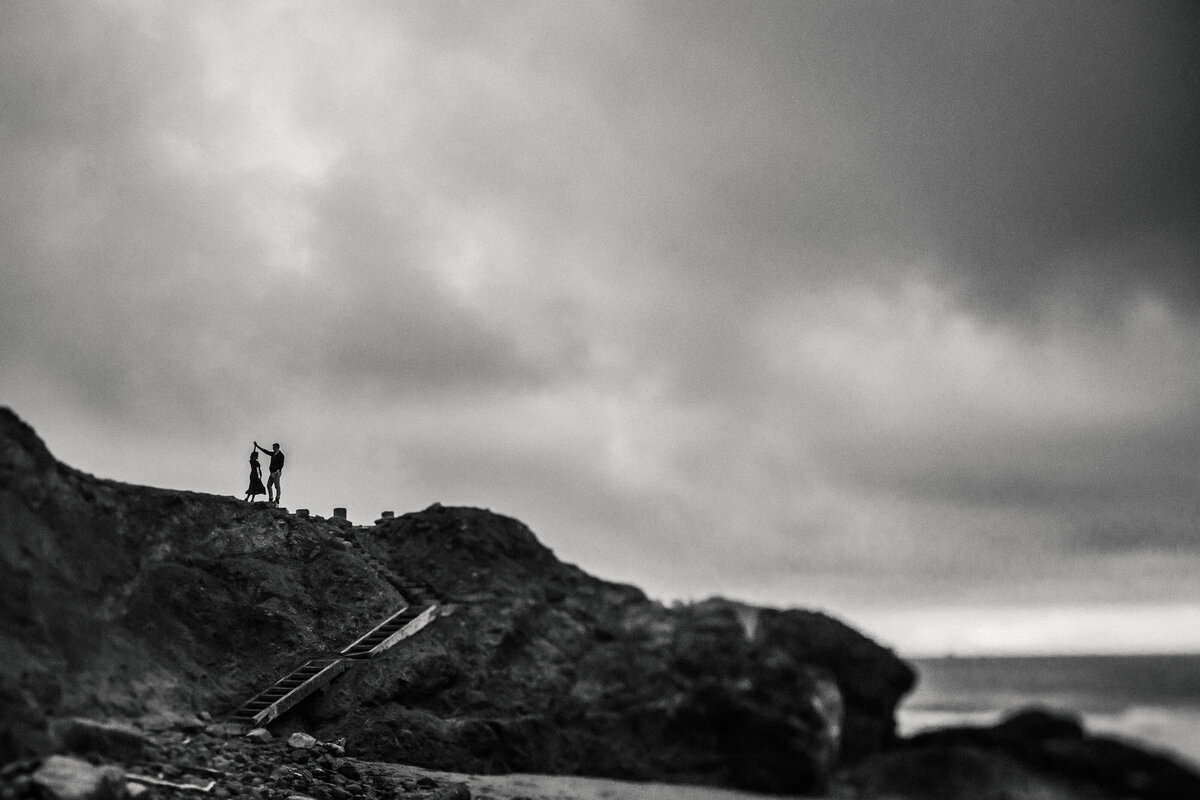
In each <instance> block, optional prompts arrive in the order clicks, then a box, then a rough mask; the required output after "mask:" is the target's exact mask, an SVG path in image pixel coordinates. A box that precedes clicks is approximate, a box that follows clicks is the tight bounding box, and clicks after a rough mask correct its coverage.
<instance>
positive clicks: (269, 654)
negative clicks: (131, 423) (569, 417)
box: [0, 409, 913, 792]
mask: <svg viewBox="0 0 1200 800" xmlns="http://www.w3.org/2000/svg"><path fill="white" fill-rule="evenodd" d="M413 582H422V583H425V584H428V586H429V588H428V589H427V590H425V591H427V592H429V593H430V595H431V597H433V598H435V599H437V600H438V601H439V602H440V604H441V609H442V614H441V616H440V617H439V618H438V619H437V620H436V622H434V623H433V624H432V625H431V626H429V627H428V628H426V629H425V630H424V631H422V632H421V633H420V634H418V635H417V636H414V637H413V638H411V639H409V640H407V641H405V642H404V643H402V644H401V645H400V646H398V647H396V648H395V649H393V650H392V651H389V653H388V654H387V655H386V656H385V657H382V658H378V659H375V660H372V661H369V662H367V663H364V664H363V665H361V666H359V667H357V668H356V669H354V670H351V671H350V672H349V673H347V674H346V675H345V676H343V677H342V678H340V679H339V680H338V681H337V682H335V683H334V684H332V685H331V686H330V687H329V688H328V690H327V691H325V692H324V693H322V694H321V695H320V696H318V697H315V698H313V699H311V700H310V701H307V702H306V703H304V704H302V705H301V706H299V707H297V709H296V710H295V711H294V712H293V713H292V714H290V715H289V716H288V717H285V718H281V719H280V720H279V721H278V723H277V724H278V725H279V726H280V727H285V728H286V727H292V728H305V729H307V730H309V731H311V732H313V733H315V734H316V735H318V736H320V737H322V738H326V739H333V738H337V737H345V738H346V739H347V744H346V747H347V751H348V752H349V753H351V754H355V755H360V756H362V757H364V758H372V759H377V760H391V761H398V762H404V763H411V764H418V765H424V766H431V767H436V768H443V769H454V770H459V771H467V772H472V771H475V772H484V771H506V770H520V771H533V772H563V773H575V774H590V775H600V776H614V777H635V778H653V779H658V780H671V781H688V782H698V783H713V784H725V785H734V786H742V787H747V788H753V789H760V790H767V791H790V792H800V791H810V790H813V789H819V788H821V787H822V786H824V785H825V782H826V780H827V778H828V777H829V775H830V774H831V772H832V771H833V770H834V769H835V768H836V767H838V766H839V765H844V764H848V763H854V762H856V761H858V760H860V759H861V758H863V757H864V756H867V755H868V754H871V753H874V752H877V751H879V750H880V749H881V748H882V747H884V746H885V745H888V744H889V743H891V742H892V740H893V739H894V723H893V712H894V710H895V707H896V704H897V702H898V701H899V699H900V698H901V697H902V695H903V694H904V693H905V692H906V691H908V690H909V688H911V685H912V682H913V673H912V671H911V670H910V669H909V668H908V667H907V666H906V665H905V664H904V663H903V662H901V661H900V660H899V659H898V658H896V657H895V656H894V655H893V654H892V653H890V652H889V651H887V650H886V649H884V648H882V647H880V646H878V645H876V644H875V643H873V642H871V641H870V640H868V639H867V638H865V637H863V636H862V635H860V634H858V633H857V632H855V631H854V630H852V629H851V628H849V627H847V626H846V625H844V624H842V623H840V622H838V621H837V620H834V619H832V618H830V617H828V616H825V615H822V614H817V613H812V612H806V611H797V610H786V611H785V610H776V609H766V608H755V607H751V606H747V605H743V604H739V603H734V602H731V601H727V600H722V599H712V600H708V601H705V602H702V603H697V604H690V605H676V606H673V607H665V606H663V605H661V604H659V603H657V602H654V601H652V600H650V599H648V598H647V597H646V596H645V595H644V594H643V593H642V592H641V591H639V590H638V589H636V588H634V587H631V586H625V585H620V584H614V583H610V582H607V581H603V580H600V579H598V578H595V577H593V576H590V575H588V574H587V573H585V572H583V571H582V570H580V569H579V568H577V567H575V566H572V565H569V564H564V563H562V562H560V561H559V560H558V559H556V558H555V556H554V554H553V553H552V552H551V551H550V550H549V549H547V548H546V547H544V546H543V545H541V544H540V543H539V542H538V541H537V539H536V538H535V536H534V535H533V534H532V533H531V532H530V531H529V530H528V528H526V527H525V526H524V525H522V524H521V523H519V522H517V521H516V520H513V519H509V518H506V517H503V516H500V515H497V514H493V513H491V512H488V511H484V510H479V509H470V508H442V507H440V506H436V505H435V506H433V507H431V508H429V509H426V510H424V511H421V512H417V513H412V514H406V515H404V516H402V517H399V518H396V519H393V520H384V521H381V523H380V524H377V525H375V526H373V527H367V528H353V527H351V526H348V525H346V524H345V523H344V522H339V521H336V520H322V519H320V518H300V517H296V516H293V515H289V514H288V513H287V512H286V511H284V510H278V509H271V508H268V507H266V506H264V505H249V504H246V503H243V502H241V501H240V500H237V499H233V498H225V497H216V496H211V495H202V494H195V493H187V492H176V491H166V490H160V489H152V488H147V487H140V486H131V485H126V484H121V483H116V482H113V481H107V480H101V479H98V478H95V477H93V476H90V475H86V474H84V473H81V472H79V471H77V470H74V469H71V468H70V467H67V466H65V465H63V464H61V463H59V462H58V461H57V460H56V459H54V457H53V456H52V455H51V454H50V453H49V451H48V450H47V449H46V447H45V446H44V444H43V443H42V442H41V441H40V440H39V439H38V437H37V436H36V434H35V433H34V432H33V431H32V430H31V429H30V428H29V427H28V426H26V425H25V424H24V423H23V422H21V421H20V420H19V419H18V418H17V417H16V416H15V415H14V414H13V413H12V412H11V411H8V410H7V409H0V651H2V652H3V653H4V656H3V659H2V660H0V718H2V719H3V720H4V723H3V729H2V730H0V759H4V760H7V759H8V758H11V757H13V756H16V755H19V754H21V753H22V752H27V751H37V750H39V749H44V747H45V738H44V730H45V726H46V722H47V720H48V719H49V718H53V717H57V716H63V715H68V714H79V713H84V714H97V715H104V716H109V717H122V718H127V719H138V718H140V719H147V718H152V717H155V716H158V717H164V716H170V715H179V714H188V713H194V712H197V711H200V710H207V711H209V712H211V713H213V714H214V715H218V716H219V715H220V714H221V713H222V712H224V711H227V710H230V709H232V708H233V707H234V706H235V705H236V704H237V703H238V702H239V701H241V700H243V699H245V698H246V697H248V696H249V695H251V694H253V693H254V692H255V691H257V690H258V689H261V688H262V687H264V686H265V685H267V684H269V683H271V682H272V681H273V680H275V679H276V678H277V677H279V676H280V675H281V674H283V673H284V672H286V671H287V670H288V669H290V668H292V667H294V666H296V665H297V664H298V663H300V662H301V661H303V660H304V659H306V658H309V657H312V656H316V655H320V654H322V653H326V652H329V651H331V650H335V649H337V648H340V647H342V646H343V645H345V644H348V643H349V641H350V640H351V639H353V638H354V637H355V635H357V634H358V633H360V632H364V631H366V630H367V629H368V628H370V627H371V626H372V625H373V624H374V623H376V622H378V621H379V620H381V619H382V618H383V617H385V616H386V615H388V614H390V613H391V612H393V611H395V610H396V609H397V608H399V607H400V606H401V605H402V604H403V603H404V598H403V597H402V595H401V592H400V590H402V589H404V588H405V584H410V583H413Z"/></svg>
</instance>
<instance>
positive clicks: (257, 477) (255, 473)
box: [246, 442, 283, 505]
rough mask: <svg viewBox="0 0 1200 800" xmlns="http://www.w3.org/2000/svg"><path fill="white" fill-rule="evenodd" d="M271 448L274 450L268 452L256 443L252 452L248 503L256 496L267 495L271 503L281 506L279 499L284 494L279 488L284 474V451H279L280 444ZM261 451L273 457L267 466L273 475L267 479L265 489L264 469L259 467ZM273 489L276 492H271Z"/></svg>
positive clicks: (247, 493)
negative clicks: (259, 453) (263, 480)
mask: <svg viewBox="0 0 1200 800" xmlns="http://www.w3.org/2000/svg"><path fill="white" fill-rule="evenodd" d="M271 447H272V448H273V449H272V450H268V449H267V448H265V447H263V446H261V445H260V444H259V443H258V442H255V443H254V449H253V450H251V451H250V487H249V488H248V489H246V500H247V501H250V500H253V499H254V496H255V495H259V494H265V495H266V496H267V500H268V501H269V502H270V503H272V504H273V505H278V504H279V498H280V497H281V496H282V494H283V492H282V490H281V489H280V486H279V477H280V475H282V474H283V451H282V450H280V449H279V442H275V444H273V445H271ZM259 450H262V451H263V452H264V453H266V454H267V455H269V456H270V457H271V463H270V464H269V465H267V466H268V469H269V470H270V472H271V474H270V475H269V476H268V477H267V485H266V486H265V487H264V486H263V482H262V467H260V466H259V465H258V451H259ZM272 488H274V490H275V491H274V492H272V491H271V489H272Z"/></svg>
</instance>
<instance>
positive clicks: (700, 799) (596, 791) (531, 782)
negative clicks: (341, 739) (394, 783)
mask: <svg viewBox="0 0 1200 800" xmlns="http://www.w3.org/2000/svg"><path fill="white" fill-rule="evenodd" d="M372 766H373V767H374V768H375V769H377V770H379V771H381V772H386V773H387V774H389V775H392V776H394V777H396V778H398V779H400V780H413V781H415V780H418V779H420V778H421V777H429V778H432V779H434V780H436V781H437V782H438V783H439V784H446V783H465V784H466V785H467V786H468V787H469V788H470V790H471V797H473V798H475V799H476V800H487V798H492V800H521V799H526V800H748V799H749V798H764V799H765V798H775V800H778V798H779V795H766V794H756V793H754V792H743V791H736V790H733V789H719V788H715V787H711V786H687V785H679V784H668V783H638V782H635V781H618V780H608V779H604V778H581V777H577V776H571V775H524V774H512V775H464V774H461V773H456V772H438V771H436V770H426V769H420V768H418V767H409V766H404V765H400V764H373V765H372ZM797 797H799V796H797Z"/></svg>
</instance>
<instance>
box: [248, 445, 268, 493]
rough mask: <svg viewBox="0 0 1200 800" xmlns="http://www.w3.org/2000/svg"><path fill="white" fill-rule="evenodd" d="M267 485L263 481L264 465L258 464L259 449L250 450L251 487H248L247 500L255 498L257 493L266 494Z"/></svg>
mask: <svg viewBox="0 0 1200 800" xmlns="http://www.w3.org/2000/svg"><path fill="white" fill-rule="evenodd" d="M266 493H267V487H265V486H263V482H262V467H260V466H259V465H258V451H257V450H251V451H250V487H249V488H248V489H246V501H247V502H249V501H250V500H253V499H254V495H256V494H266Z"/></svg>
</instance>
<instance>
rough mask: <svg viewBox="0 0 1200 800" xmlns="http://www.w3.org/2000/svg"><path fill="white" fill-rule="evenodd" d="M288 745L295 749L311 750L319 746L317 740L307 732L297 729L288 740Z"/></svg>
mask: <svg viewBox="0 0 1200 800" xmlns="http://www.w3.org/2000/svg"><path fill="white" fill-rule="evenodd" d="M287 743H288V747H291V748H293V749H295V750H310V749H312V748H314V747H316V746H317V740H316V739H315V738H313V737H312V736H309V735H308V734H307V733H301V732H300V731H296V732H295V733H293V734H292V735H291V736H289V737H288V740H287Z"/></svg>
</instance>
